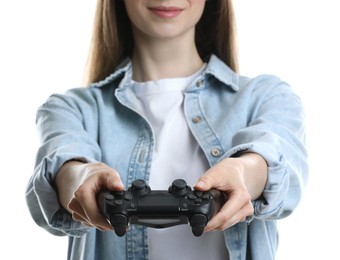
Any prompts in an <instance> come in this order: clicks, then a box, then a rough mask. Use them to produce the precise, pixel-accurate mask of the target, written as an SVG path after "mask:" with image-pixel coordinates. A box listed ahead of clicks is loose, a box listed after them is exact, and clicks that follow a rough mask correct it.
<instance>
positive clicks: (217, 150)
mask: <svg viewBox="0 0 340 260" xmlns="http://www.w3.org/2000/svg"><path fill="white" fill-rule="evenodd" d="M211 154H212V156H214V157H218V156H220V154H221V150H220V149H218V148H214V149H212V150H211Z"/></svg>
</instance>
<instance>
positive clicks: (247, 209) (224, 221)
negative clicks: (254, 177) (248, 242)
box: [206, 191, 254, 231]
mask: <svg viewBox="0 0 340 260" xmlns="http://www.w3.org/2000/svg"><path fill="white" fill-rule="evenodd" d="M253 210H254V209H253V205H252V203H251V200H250V195H249V194H248V193H247V192H241V191H238V192H237V194H236V192H234V194H231V195H230V196H229V198H228V201H227V202H226V203H225V204H224V205H223V206H222V208H221V209H220V211H219V212H218V213H217V214H216V215H215V216H214V217H213V218H212V219H211V220H210V221H209V223H208V224H207V226H206V231H210V230H221V228H223V229H225V228H227V227H230V226H232V225H234V224H236V223H237V222H239V221H241V220H243V219H244V218H246V217H247V216H249V215H251V214H252V213H253Z"/></svg>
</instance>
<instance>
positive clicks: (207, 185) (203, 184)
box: [194, 172, 214, 191]
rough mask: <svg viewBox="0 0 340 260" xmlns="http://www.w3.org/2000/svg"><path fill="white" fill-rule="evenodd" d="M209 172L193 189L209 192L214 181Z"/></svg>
mask: <svg viewBox="0 0 340 260" xmlns="http://www.w3.org/2000/svg"><path fill="white" fill-rule="evenodd" d="M211 177H212V176H211V174H209V172H207V173H205V174H203V175H202V176H201V177H200V178H199V179H198V180H197V182H196V184H195V185H194V188H195V189H197V190H200V191H207V190H210V189H211V188H212V187H213V186H214V180H213V178H211Z"/></svg>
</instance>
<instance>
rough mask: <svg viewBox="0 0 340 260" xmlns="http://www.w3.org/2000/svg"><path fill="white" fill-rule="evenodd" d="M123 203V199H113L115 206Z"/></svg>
mask: <svg viewBox="0 0 340 260" xmlns="http://www.w3.org/2000/svg"><path fill="white" fill-rule="evenodd" d="M123 203H124V201H123V200H121V199H117V200H115V204H116V205H117V206H120V205H123Z"/></svg>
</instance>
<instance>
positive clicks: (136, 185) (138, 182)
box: [132, 180, 147, 190]
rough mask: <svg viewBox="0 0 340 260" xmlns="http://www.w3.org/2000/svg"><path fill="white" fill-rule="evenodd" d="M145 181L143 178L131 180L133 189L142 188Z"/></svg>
mask: <svg viewBox="0 0 340 260" xmlns="http://www.w3.org/2000/svg"><path fill="white" fill-rule="evenodd" d="M146 186H147V185H146V182H145V181H144V180H135V181H133V182H132V189H133V190H144V189H145V188H146Z"/></svg>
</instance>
